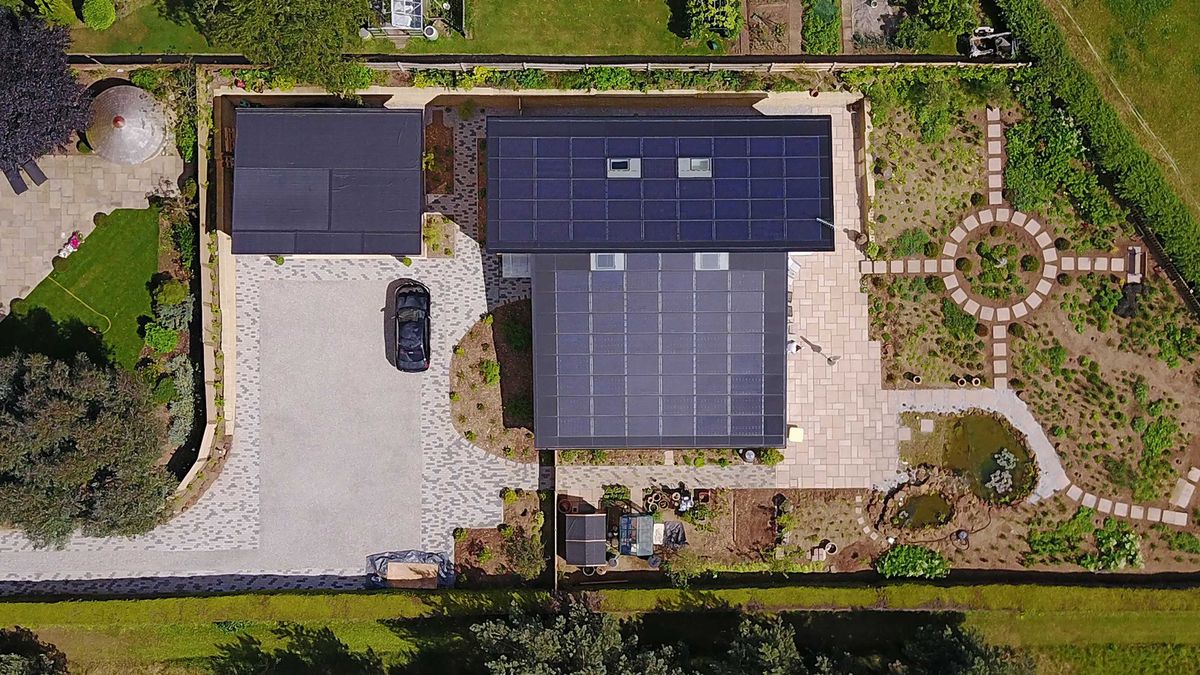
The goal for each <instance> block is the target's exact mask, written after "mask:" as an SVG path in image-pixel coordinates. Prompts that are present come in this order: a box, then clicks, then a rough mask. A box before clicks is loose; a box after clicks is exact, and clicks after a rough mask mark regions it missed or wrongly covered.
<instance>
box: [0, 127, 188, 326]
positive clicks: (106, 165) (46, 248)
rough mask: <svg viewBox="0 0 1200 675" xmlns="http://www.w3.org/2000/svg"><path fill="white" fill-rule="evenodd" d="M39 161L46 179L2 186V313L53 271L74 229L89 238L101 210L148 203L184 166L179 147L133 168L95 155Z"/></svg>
mask: <svg viewBox="0 0 1200 675" xmlns="http://www.w3.org/2000/svg"><path fill="white" fill-rule="evenodd" d="M38 166H40V167H41V168H42V171H43V172H45V174H46V182H45V183H44V184H42V185H40V186H36V185H33V184H32V183H30V186H29V191H28V192H26V193H25V194H22V195H20V196H16V195H13V193H12V190H11V189H10V188H9V187H8V183H7V182H4V183H3V187H0V316H3V315H5V314H6V313H7V312H8V309H9V304H10V303H11V302H12V300H13V299H14V298H20V297H24V296H25V295H26V294H27V293H29V291H31V290H33V287H34V286H37V285H38V283H39V282H41V280H42V279H44V278H46V275H48V274H50V271H51V269H52V267H51V262H52V261H53V260H54V255H55V254H56V253H58V250H59V249H60V248H62V245H63V244H65V243H66V241H67V239H68V238H69V237H70V236H71V233H72V232H74V231H76V230H78V231H79V232H81V233H82V234H83V235H84V236H85V237H86V236H87V235H88V234H89V233H90V232H91V231H92V229H93V228H94V227H95V222H94V218H95V215H96V214H97V213H101V212H103V213H110V212H111V211H112V210H113V209H119V208H135V209H136V208H146V196H147V195H148V194H150V193H152V192H154V191H156V190H157V189H159V188H160V187H162V186H163V183H164V181H166V182H167V185H168V186H173V185H174V182H175V179H176V178H178V176H179V174H180V173H182V171H183V161H182V160H181V159H180V158H179V156H178V155H177V154H175V153H174V151H170V153H169V154H164V155H161V156H159V157H155V158H154V159H152V160H150V161H148V162H146V163H144V164H140V165H138V166H130V167H127V166H120V165H117V164H112V163H110V162H108V161H105V160H104V159H101V158H100V157H96V156H91V155H50V156H46V157H42V158H41V159H39V160H38ZM27 182H28V181H27Z"/></svg>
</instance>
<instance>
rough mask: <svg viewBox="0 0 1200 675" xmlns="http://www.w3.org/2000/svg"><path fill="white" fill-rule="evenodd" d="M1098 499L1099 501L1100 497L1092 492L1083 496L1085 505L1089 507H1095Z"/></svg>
mask: <svg viewBox="0 0 1200 675" xmlns="http://www.w3.org/2000/svg"><path fill="white" fill-rule="evenodd" d="M1097 501H1098V498H1097V497H1096V495H1094V494H1092V493H1090V492H1089V493H1087V494H1085V495H1084V496H1083V505H1084V506H1086V507H1088V508H1089V509H1092V508H1095V507H1096V502H1097Z"/></svg>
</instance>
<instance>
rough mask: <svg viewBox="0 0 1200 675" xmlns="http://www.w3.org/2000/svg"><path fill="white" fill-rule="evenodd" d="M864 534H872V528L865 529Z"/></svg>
mask: <svg viewBox="0 0 1200 675" xmlns="http://www.w3.org/2000/svg"><path fill="white" fill-rule="evenodd" d="M863 534H871V528H869V527H864V528H863Z"/></svg>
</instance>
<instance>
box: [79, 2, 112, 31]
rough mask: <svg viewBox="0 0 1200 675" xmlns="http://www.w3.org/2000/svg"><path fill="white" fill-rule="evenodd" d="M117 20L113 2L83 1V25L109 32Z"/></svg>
mask: <svg viewBox="0 0 1200 675" xmlns="http://www.w3.org/2000/svg"><path fill="white" fill-rule="evenodd" d="M116 20H117V7H116V5H114V4H113V0H83V23H84V24H86V25H87V27H88V28H91V29H92V30H108V28H109V27H110V26H112V25H113V23H114V22H115V21H116Z"/></svg>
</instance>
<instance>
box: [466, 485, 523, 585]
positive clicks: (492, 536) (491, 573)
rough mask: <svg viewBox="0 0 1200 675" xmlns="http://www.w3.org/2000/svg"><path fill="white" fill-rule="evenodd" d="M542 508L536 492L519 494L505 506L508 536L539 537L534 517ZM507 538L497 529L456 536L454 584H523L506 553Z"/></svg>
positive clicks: (477, 529) (470, 530) (486, 529)
mask: <svg viewBox="0 0 1200 675" xmlns="http://www.w3.org/2000/svg"><path fill="white" fill-rule="evenodd" d="M540 509H541V505H540V502H539V500H538V494H537V493H536V492H526V491H520V492H518V494H517V499H516V501H513V502H512V503H509V504H505V505H504V524H505V525H508V526H509V527H511V528H512V534H511V535H510V536H511V537H530V536H533V535H534V534H540V533H541V528H540V527H539V526H538V523H537V514H538V513H539V512H540ZM507 541H508V539H507V538H506V537H505V536H504V534H503V533H501V531H500V527H489V528H471V529H467V530H465V531H464V532H463V534H462V535H461V536H460V537H456V540H455V542H454V559H455V561H457V562H456V571H457V573H458V583H457V585H459V586H462V587H467V588H481V587H503V586H515V585H520V584H522V583H524V581H523V580H522V579H521V578H520V577H519V576H518V575H517V574H516V573H515V572H513V570H512V567H511V565H510V564H509V560H508V558H507V556H506V554H505V543H506V542H507Z"/></svg>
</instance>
